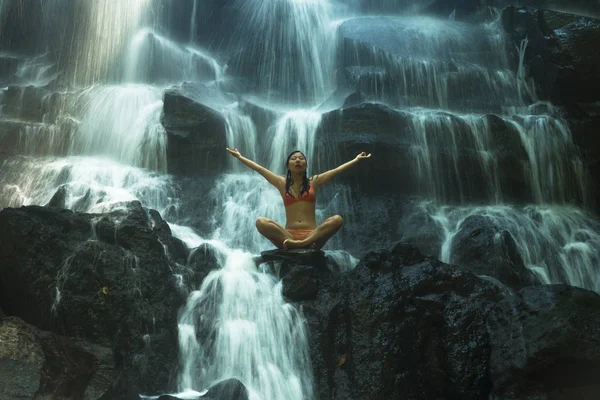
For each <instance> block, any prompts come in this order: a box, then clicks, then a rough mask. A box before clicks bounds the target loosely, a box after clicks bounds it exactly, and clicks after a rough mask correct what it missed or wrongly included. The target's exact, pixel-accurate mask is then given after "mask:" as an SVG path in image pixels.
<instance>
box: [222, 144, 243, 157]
mask: <svg viewBox="0 0 600 400" xmlns="http://www.w3.org/2000/svg"><path fill="white" fill-rule="evenodd" d="M225 149H226V150H227V151H228V152H229V154H231V155H232V156H234V157H235V158H237V159H239V158H240V157H241V156H242V155H241V154H240V152H239V151H238V149H237V148H234V149H230V148H229V147H225Z"/></svg>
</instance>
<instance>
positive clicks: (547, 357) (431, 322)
mask: <svg viewBox="0 0 600 400" xmlns="http://www.w3.org/2000/svg"><path fill="white" fill-rule="evenodd" d="M284 284H285V283H284ZM284 290H285V288H284ZM299 304H301V306H302V309H303V311H304V314H305V316H306V318H307V321H308V326H309V328H310V338H311V343H310V349H311V358H312V364H313V371H314V376H315V381H316V384H317V390H318V396H319V398H323V399H326V398H327V399H328V398H338V399H341V398H343V399H365V398H471V399H478V398H506V399H510V398H519V399H531V400H533V399H540V398H555V397H550V396H553V395H556V394H557V393H560V391H562V390H567V391H568V390H571V389H570V388H572V387H577V386H578V385H582V386H585V387H587V388H588V389H589V391H590V393H593V394H594V395H597V394H598V393H600V391H599V388H598V387H597V385H596V387H592V386H591V385H592V384H593V383H594V382H595V381H594V379H595V378H594V376H597V373H598V371H600V369H599V367H600V364H599V362H600V344H599V343H598V342H597V341H596V339H595V338H596V337H598V334H600V313H599V311H600V296H599V295H598V294H596V293H594V292H590V291H586V290H583V289H577V288H571V287H567V286H560V285H558V286H536V287H526V288H524V289H522V290H521V291H520V292H518V293H517V294H512V293H511V292H506V291H503V290H502V289H501V288H500V287H498V286H496V285H495V284H493V283H491V282H488V281H486V280H483V279H479V278H477V277H476V276H474V275H473V274H471V273H469V272H467V271H464V270H461V269H458V268H456V267H454V266H450V265H446V264H444V263H441V262H439V261H437V260H434V259H431V258H428V257H424V256H422V255H421V254H420V253H419V252H418V250H416V249H415V248H413V247H411V246H409V245H406V244H399V245H397V246H396V247H395V249H394V250H393V251H392V252H385V251H384V252H379V253H375V252H373V253H369V254H368V255H367V256H366V257H364V259H363V260H362V261H361V262H360V263H359V265H358V266H357V267H356V268H355V269H353V270H351V271H349V272H347V273H345V274H343V275H342V276H340V277H339V279H332V280H324V279H321V280H320V282H319V290H318V293H317V296H316V298H315V299H314V300H304V301H300V302H299ZM571 346H573V347H572V348H573V349H574V351H573V352H570V351H569V349H570V348H571ZM571 365H572V366H574V367H575V369H574V373H566V372H567V370H566V369H565V367H566V366H571ZM585 367H589V368H591V369H590V370H585V369H584V368H585ZM561 373H563V374H564V375H563V377H561V378H559V379H556V380H554V379H553V377H556V376H559V375H560V374H561ZM577 374H579V377H577ZM556 398H559V397H556Z"/></svg>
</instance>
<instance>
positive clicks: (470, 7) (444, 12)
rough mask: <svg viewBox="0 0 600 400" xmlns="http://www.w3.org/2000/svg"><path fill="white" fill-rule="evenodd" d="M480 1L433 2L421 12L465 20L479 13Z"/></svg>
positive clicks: (442, 0)
mask: <svg viewBox="0 0 600 400" xmlns="http://www.w3.org/2000/svg"><path fill="white" fill-rule="evenodd" d="M480 3H482V2H481V1H480V0H434V1H433V2H432V3H431V4H430V5H429V6H427V7H426V8H425V9H424V10H423V12H424V13H425V14H429V15H434V16H437V17H441V18H449V17H450V16H452V17H453V18H454V19H456V20H458V21H462V20H466V19H469V18H470V17H472V16H473V15H475V14H477V13H478V12H479V9H480V7H481V5H480Z"/></svg>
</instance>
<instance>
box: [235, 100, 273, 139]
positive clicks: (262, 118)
mask: <svg viewBox="0 0 600 400" xmlns="http://www.w3.org/2000/svg"><path fill="white" fill-rule="evenodd" d="M240 108H241V109H242V110H243V111H244V112H245V113H246V114H247V115H248V116H250V118H252V122H254V125H255V126H256V133H257V136H258V139H261V138H267V137H268V136H267V135H266V133H267V131H268V130H269V128H270V127H271V126H272V125H273V123H274V122H275V121H276V120H277V118H278V117H279V114H278V113H277V111H275V110H273V109H271V108H269V107H266V106H265V105H261V104H260V102H259V101H258V100H257V99H250V98H244V100H243V102H242V104H241V106H240Z"/></svg>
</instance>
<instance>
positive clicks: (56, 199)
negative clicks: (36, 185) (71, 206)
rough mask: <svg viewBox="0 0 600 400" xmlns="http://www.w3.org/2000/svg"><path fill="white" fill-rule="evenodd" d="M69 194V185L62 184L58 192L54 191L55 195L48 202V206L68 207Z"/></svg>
mask: <svg viewBox="0 0 600 400" xmlns="http://www.w3.org/2000/svg"><path fill="white" fill-rule="evenodd" d="M68 194H69V190H68V188H67V186H65V185H62V186H60V187H59V188H58V189H57V190H56V192H55V193H54V195H53V196H52V198H51V199H50V201H49V202H48V204H47V205H46V206H48V207H51V208H66V204H67V203H66V200H67V195H68Z"/></svg>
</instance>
